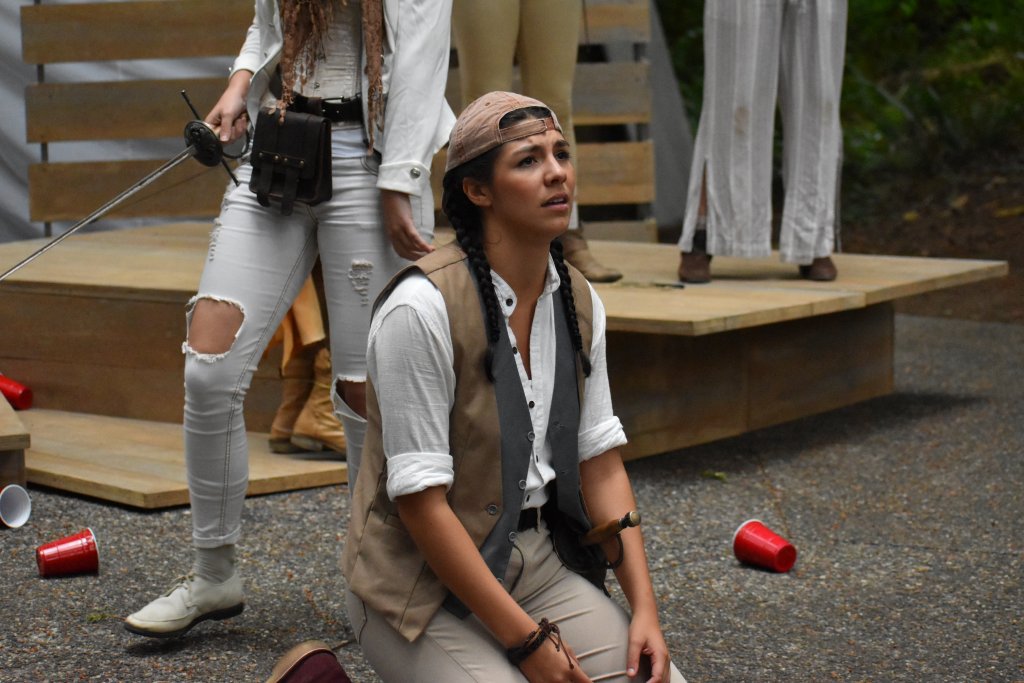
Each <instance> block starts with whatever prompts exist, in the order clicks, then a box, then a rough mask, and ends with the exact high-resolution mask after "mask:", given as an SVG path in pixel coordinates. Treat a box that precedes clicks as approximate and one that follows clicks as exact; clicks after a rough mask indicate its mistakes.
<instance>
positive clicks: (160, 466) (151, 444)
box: [26, 409, 348, 509]
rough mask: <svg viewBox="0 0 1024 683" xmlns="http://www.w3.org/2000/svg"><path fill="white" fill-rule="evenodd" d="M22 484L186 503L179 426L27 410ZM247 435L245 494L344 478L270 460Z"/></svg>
mask: <svg viewBox="0 0 1024 683" xmlns="http://www.w3.org/2000/svg"><path fill="white" fill-rule="evenodd" d="M26 418H27V419H26V423H27V424H28V425H29V429H30V430H31V431H32V434H33V436H34V437H35V438H34V445H33V447H32V448H31V449H30V450H29V451H28V453H27V472H28V480H29V481H30V482H31V483H33V484H41V485H45V486H52V487H55V488H59V489H61V490H65V491H71V492H73V493H79V494H82V495H87V496H92V497H96V498H102V499H104V500H110V501H113V502H117V503H122V504H124V505H131V506H133V507H140V508H147V509H153V508H161V507H169V506H174V505H185V504H187V503H188V487H187V483H186V479H185V465H184V458H183V454H182V453H183V446H182V433H181V427H180V425H170V424H160V423H153V422H144V421H137V420H127V419H123V418H114V417H102V416H97V415H86V414H80V413H71V412H61V411H47V410H35V409H33V410H32V411H29V412H28V413H26ZM266 444H267V435H266V434H261V433H255V432H250V433H249V489H248V492H247V495H258V494H263V493H272V492H277V491H289V490H294V489H299V488H310V487H316V486H329V485H335V484H341V483H344V482H346V481H347V478H348V471H347V468H346V466H345V464H344V463H343V462H338V461H328V460H313V459H304V458H300V457H292V456H283V455H276V454H272V453H270V452H269V450H268V449H267V446H266Z"/></svg>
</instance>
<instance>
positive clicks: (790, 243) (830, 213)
mask: <svg viewBox="0 0 1024 683" xmlns="http://www.w3.org/2000/svg"><path fill="white" fill-rule="evenodd" d="M845 49H846V0H807V1H806V2H804V3H802V4H801V5H799V6H790V7H787V8H786V11H785V18H784V21H783V29H782V69H781V87H780V102H781V108H782V124H783V177H784V181H785V186H786V201H785V205H784V207H783V213H782V227H781V230H780V235H779V251H780V255H781V257H782V260H783V261H785V262H787V263H797V264H800V265H803V266H811V267H809V268H802V269H801V272H802V273H803V274H804V275H805V277H808V276H811V277H812V279H817V280H832V279H835V276H836V272H835V267H834V265H832V263H831V259H830V258H829V255H830V254H831V253H832V251H833V248H834V246H835V234H836V228H837V221H838V216H837V213H838V211H837V206H838V187H839V177H840V163H841V158H842V145H843V135H842V129H841V126H840V120H839V104H840V102H839V100H840V92H841V90H842V82H843V59H844V53H845ZM826 262H827V263H826Z"/></svg>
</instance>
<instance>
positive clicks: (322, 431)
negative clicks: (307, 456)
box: [292, 348, 345, 453]
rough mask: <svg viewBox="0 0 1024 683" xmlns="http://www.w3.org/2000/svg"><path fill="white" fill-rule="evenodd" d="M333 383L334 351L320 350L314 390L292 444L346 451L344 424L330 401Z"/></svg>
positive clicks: (315, 370)
mask: <svg viewBox="0 0 1024 683" xmlns="http://www.w3.org/2000/svg"><path fill="white" fill-rule="evenodd" d="M333 381H334V375H333V373H332V372H331V351H330V349H327V348H323V349H320V350H319V351H318V352H317V354H316V359H315V360H314V361H313V390H312V391H311V392H310V393H309V399H307V400H306V405H305V406H303V408H302V412H301V413H299V417H298V419H296V420H295V427H294V428H293V429H292V444H293V445H295V446H298V447H299V448H301V449H302V450H304V451H309V452H312V453H318V452H320V451H323V450H331V451H335V452H337V453H344V452H345V432H344V431H343V430H342V427H341V421H340V420H339V419H338V418H337V416H336V415H335V414H334V404H333V403H332V402H331V383H332V382H333Z"/></svg>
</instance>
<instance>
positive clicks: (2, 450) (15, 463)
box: [0, 396, 31, 489]
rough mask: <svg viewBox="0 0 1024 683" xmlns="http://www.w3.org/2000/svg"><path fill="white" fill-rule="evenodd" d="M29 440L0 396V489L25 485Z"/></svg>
mask: <svg viewBox="0 0 1024 683" xmlns="http://www.w3.org/2000/svg"><path fill="white" fill-rule="evenodd" d="M30 443H31V439H30V438H29V433H28V430H27V429H26V428H25V425H24V424H23V423H22V421H21V419H20V418H19V417H18V414H17V413H15V412H14V408H12V407H11V404H10V403H8V402H7V401H6V400H5V399H4V398H3V397H2V396H0V489H2V488H3V487H5V486H7V485H8V484H18V485H19V486H24V485H25V449H26V448H28V447H29V444H30Z"/></svg>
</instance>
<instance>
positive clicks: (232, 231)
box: [182, 157, 433, 548]
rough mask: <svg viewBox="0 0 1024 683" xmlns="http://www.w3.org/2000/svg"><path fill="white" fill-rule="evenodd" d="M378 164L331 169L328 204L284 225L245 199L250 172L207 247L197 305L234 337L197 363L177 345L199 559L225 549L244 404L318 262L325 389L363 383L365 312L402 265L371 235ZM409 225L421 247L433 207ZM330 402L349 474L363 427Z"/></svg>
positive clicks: (245, 460) (382, 236) (298, 210)
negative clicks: (326, 334)
mask: <svg viewBox="0 0 1024 683" xmlns="http://www.w3.org/2000/svg"><path fill="white" fill-rule="evenodd" d="M379 163H380V162H379V160H378V159H377V158H376V157H363V158H351V159H345V158H335V159H334V162H333V188H334V194H333V197H332V198H331V199H330V200H329V201H327V202H324V203H322V204H319V205H317V206H313V207H310V206H307V205H305V204H299V203H296V204H295V209H294V212H293V213H292V214H291V215H290V216H282V215H281V213H280V211H279V209H278V208H277V207H276V206H273V205H272V206H270V207H263V206H260V205H259V203H258V202H257V201H256V196H255V195H254V194H253V193H252V192H250V190H249V188H248V182H249V177H250V175H251V167H250V166H249V165H248V164H245V165H243V166H242V167H240V168H239V169H238V173H237V175H238V179H239V181H240V183H241V184H240V185H239V186H237V187H235V186H234V185H231V186H229V188H228V191H227V192H226V194H225V196H224V202H223V205H222V206H221V213H220V217H219V218H218V219H217V221H216V223H215V225H214V229H213V232H212V233H211V235H210V247H209V252H208V254H207V259H206V265H205V267H204V269H203V275H202V278H201V280H200V283H199V293H198V294H197V295H196V296H195V297H194V298H193V300H192V302H190V305H189V309H188V311H187V318H188V320H189V322H191V313H192V308H193V306H194V304H195V302H196V301H198V300H200V299H214V300H219V301H225V302H229V303H232V304H234V305H236V306H238V307H239V309H240V310H241V312H242V316H243V320H242V325H241V327H240V328H239V330H238V333H237V335H236V336H235V339H234V342H233V344H232V345H231V347H230V349H229V350H228V351H227V352H226V353H222V354H200V353H196V352H195V351H194V350H193V349H191V348H190V347H189V346H188V343H187V342H186V343H185V344H183V346H182V349H183V351H184V353H185V414H184V432H185V464H186V468H187V470H188V485H189V496H190V499H191V504H192V527H193V533H192V540H193V544H194V545H195V546H197V547H204V548H213V547H217V546H220V545H224V544H228V543H235V542H237V541H238V539H239V536H240V533H241V514H242V504H243V501H244V499H245V491H246V488H247V485H248V477H249V451H248V444H247V442H246V433H245V420H244V418H243V415H242V408H243V402H244V400H245V395H246V392H247V391H248V389H249V385H250V382H251V381H252V376H253V373H254V372H255V371H256V367H257V365H258V363H259V361H260V358H261V357H262V355H263V352H264V350H265V349H266V347H267V344H268V342H269V341H270V338H271V337H272V336H273V334H274V331H275V330H276V329H277V327H278V325H279V324H280V322H281V319H282V317H283V316H284V315H285V313H287V311H288V309H289V307H290V306H291V303H292V301H293V300H294V299H295V296H296V295H297V294H298V292H299V290H300V289H301V288H302V285H303V283H304V282H305V281H306V278H307V277H308V276H309V274H310V271H311V269H312V267H313V264H314V262H315V261H316V257H317V255H318V254H319V256H320V261H321V264H322V267H323V275H324V287H325V290H326V298H327V309H328V317H329V324H330V338H331V362H332V365H333V371H334V374H335V381H337V380H345V381H353V382H365V381H366V339H367V335H368V333H369V329H370V318H371V313H372V306H373V301H374V299H375V298H376V297H377V294H378V293H379V292H380V291H381V290H382V289H383V287H384V286H385V285H386V284H387V283H388V281H389V280H390V278H391V277H392V275H394V274H395V273H396V272H397V271H398V270H399V269H400V268H401V267H402V266H403V265H405V264H406V263H407V261H405V260H404V259H402V258H401V257H399V256H398V255H397V254H396V253H395V251H394V249H393V248H392V247H391V243H390V241H389V240H388V237H387V234H386V233H385V230H384V228H383V226H382V225H381V216H380V191H379V190H378V189H377V187H376V182H377V169H378V167H379ZM412 199H413V219H414V220H415V221H416V222H417V225H418V226H421V227H420V229H421V231H423V232H424V235H425V239H426V240H427V241H428V242H429V241H430V239H431V234H430V232H431V231H432V226H433V198H432V197H431V196H430V195H429V193H425V195H424V197H423V199H422V200H420V199H419V198H416V197H413V198H412ZM332 393H333V394H334V402H335V409H336V412H337V413H338V414H339V417H340V418H341V421H342V423H343V426H344V429H345V436H346V439H347V442H348V448H347V461H348V464H349V468H350V472H351V471H354V469H355V468H356V467H358V460H359V455H360V452H361V450H362V443H363V435H364V434H365V432H366V423H365V421H364V420H363V418H361V417H359V415H357V414H356V413H355V412H354V411H352V410H351V408H349V407H348V406H347V405H346V404H345V403H344V401H343V400H342V399H341V397H339V396H338V395H337V392H336V391H333V392H332Z"/></svg>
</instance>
